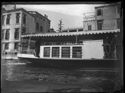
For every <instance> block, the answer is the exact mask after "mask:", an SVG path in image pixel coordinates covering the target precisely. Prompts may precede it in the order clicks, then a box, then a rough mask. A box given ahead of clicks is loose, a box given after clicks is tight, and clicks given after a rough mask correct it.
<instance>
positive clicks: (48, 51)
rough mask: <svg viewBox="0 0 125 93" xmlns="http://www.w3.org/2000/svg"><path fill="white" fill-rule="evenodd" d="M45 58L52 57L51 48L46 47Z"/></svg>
mask: <svg viewBox="0 0 125 93" xmlns="http://www.w3.org/2000/svg"><path fill="white" fill-rule="evenodd" d="M44 57H50V47H44Z"/></svg>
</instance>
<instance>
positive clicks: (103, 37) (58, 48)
mask: <svg viewBox="0 0 125 93" xmlns="http://www.w3.org/2000/svg"><path fill="white" fill-rule="evenodd" d="M119 32H120V30H119V29H116V30H106V31H104V30H103V31H87V32H72V33H71V32H70V33H67V32H66V33H46V34H34V35H24V36H22V41H27V42H25V44H26V45H27V46H26V47H28V45H30V47H28V49H24V48H23V47H22V51H23V52H24V50H26V51H29V52H30V53H32V54H34V55H35V57H38V58H43V59H44V58H45V59H117V54H118V53H117V50H118V49H117V47H118V42H117V39H118V34H119ZM29 39H30V44H29V43H28V41H29ZM31 41H33V42H31ZM25 44H24V43H23V44H22V45H23V46H25ZM29 48H30V49H29ZM34 51H35V52H34ZM29 52H27V53H29ZM25 53H26V52H25Z"/></svg>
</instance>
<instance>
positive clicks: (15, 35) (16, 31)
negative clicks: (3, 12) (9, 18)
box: [14, 28, 19, 39]
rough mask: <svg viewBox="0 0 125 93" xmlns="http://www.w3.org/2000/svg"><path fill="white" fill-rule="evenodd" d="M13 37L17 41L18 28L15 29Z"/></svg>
mask: <svg viewBox="0 0 125 93" xmlns="http://www.w3.org/2000/svg"><path fill="white" fill-rule="evenodd" d="M14 37H15V39H19V28H15V34H14Z"/></svg>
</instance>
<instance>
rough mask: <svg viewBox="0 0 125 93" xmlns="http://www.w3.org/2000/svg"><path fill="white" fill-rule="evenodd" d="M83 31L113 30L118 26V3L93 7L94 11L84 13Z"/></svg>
mask: <svg viewBox="0 0 125 93" xmlns="http://www.w3.org/2000/svg"><path fill="white" fill-rule="evenodd" d="M83 28H84V31H88V30H93V31H94V30H113V29H119V28H120V4H119V3H117V4H110V5H105V6H99V7H95V12H94V13H87V14H85V15H84V21H83Z"/></svg>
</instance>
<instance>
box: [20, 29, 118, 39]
mask: <svg viewBox="0 0 125 93" xmlns="http://www.w3.org/2000/svg"><path fill="white" fill-rule="evenodd" d="M117 32H120V29H115V30H98V31H80V32H58V33H39V34H27V35H22V36H21V37H49V36H51V37H53V36H75V35H93V34H105V33H117Z"/></svg>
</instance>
